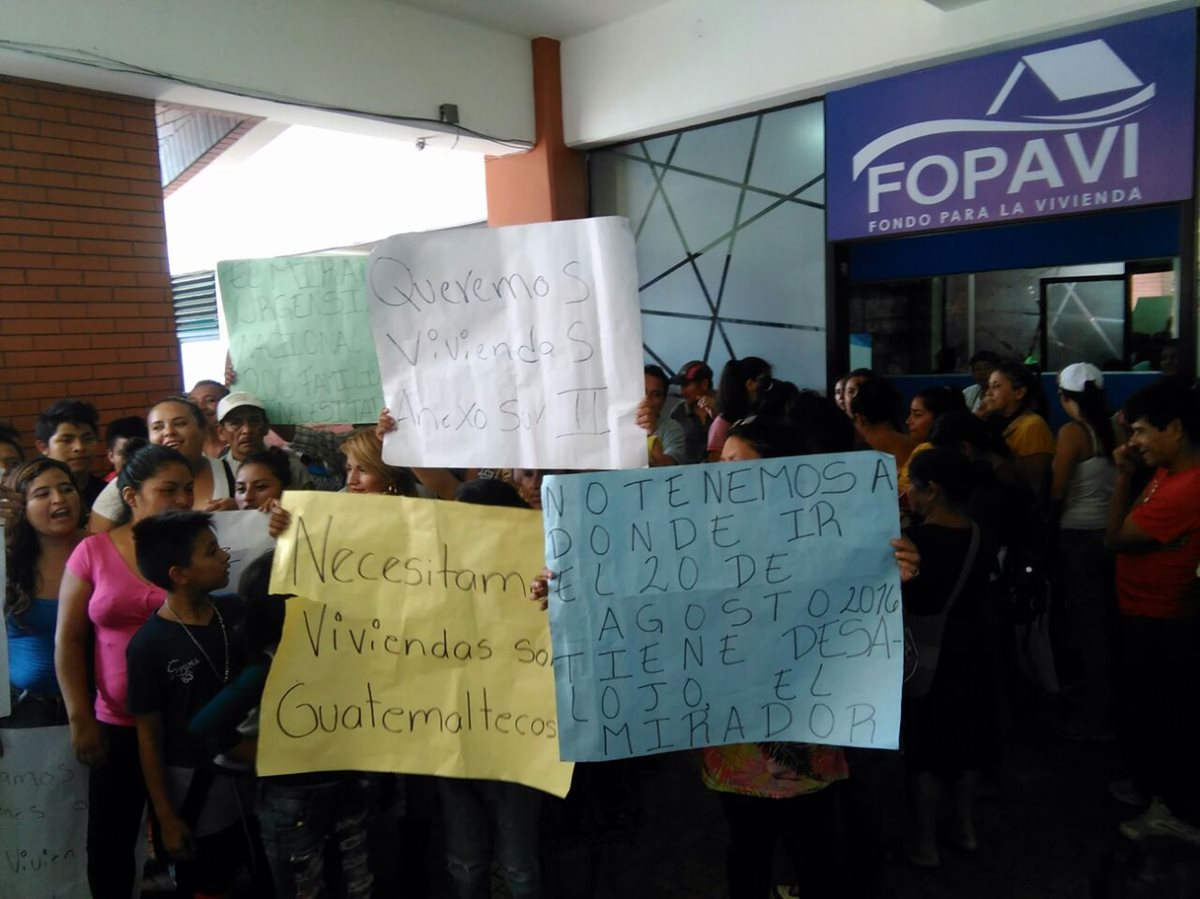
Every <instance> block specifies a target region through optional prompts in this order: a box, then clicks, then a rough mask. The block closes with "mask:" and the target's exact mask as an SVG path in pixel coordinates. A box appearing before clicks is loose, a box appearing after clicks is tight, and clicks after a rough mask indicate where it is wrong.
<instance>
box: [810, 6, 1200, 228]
mask: <svg viewBox="0 0 1200 899" xmlns="http://www.w3.org/2000/svg"><path fill="white" fill-rule="evenodd" d="M1194 21H1195V19H1194V14H1193V13H1192V12H1190V11H1188V12H1185V13H1179V14H1174V15H1170V16H1161V17H1159V18H1157V19H1150V20H1146V21H1144V22H1138V23H1134V24H1132V25H1128V26H1122V27H1120V28H1113V29H1107V30H1106V31H1104V32H1097V33H1095V34H1093V35H1088V36H1085V37H1080V38H1075V39H1073V40H1064V41H1060V42H1056V43H1055V44H1054V45H1050V46H1047V45H1043V47H1038V48H1030V49H1025V50H1017V51H1011V52H1007V53H1002V54H995V55H993V56H989V57H983V58H981V59H977V60H969V61H967V62H963V63H956V64H954V65H950V66H943V67H940V68H937V69H931V70H927V71H924V72H918V73H915V74H913V75H909V76H903V77H901V78H895V79H889V80H888V81H884V82H878V83H875V84H869V85H865V86H864V87H861V88H855V89H852V90H849V91H843V92H840V93H838V94H831V95H830V96H829V98H828V100H827V106H826V118H827V128H826V133H827V135H828V141H829V153H828V159H829V172H828V188H829V199H828V209H829V212H828V221H829V236H830V238H831V239H841V238H846V237H858V236H874V235H881V234H889V233H898V232H911V231H922V230H928V229H934V228H948V227H955V226H958V225H962V224H979V223H991V222H994V221H998V220H1011V219H1021V218H1031V217H1037V216H1046V215H1056V214H1065V213H1071V212H1078V211H1085V210H1088V209H1094V208H1111V207H1117V206H1129V205H1141V204H1145V203H1155V202H1163V201H1166V200H1178V199H1183V198H1185V197H1187V196H1189V195H1190V193H1191V145H1192V124H1191V122H1192V102H1193V101H1192V83H1193V79H1194V59H1193V57H1194V38H1193V37H1192V33H1193V31H1194ZM922 113H924V114H922Z"/></svg>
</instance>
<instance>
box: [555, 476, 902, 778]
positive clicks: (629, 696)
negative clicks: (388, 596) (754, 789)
mask: <svg viewBox="0 0 1200 899" xmlns="http://www.w3.org/2000/svg"><path fill="white" fill-rule="evenodd" d="M895 478H896V474H895V460H894V459H893V458H892V457H891V456H887V455H884V454H883V453H876V452H855V453H843V454H833V455H820V456H806V457H803V458H790V459H771V460H761V461H754V462H730V463H722V464H714V465H702V466H701V465H689V466H684V467H682V468H656V469H650V470H648V471H644V472H603V473H596V474H579V475H570V476H556V477H551V478H548V479H547V480H546V482H545V483H544V485H543V487H542V506H543V509H544V511H545V534H546V560H547V562H546V564H547V566H548V567H549V568H551V569H552V570H554V571H555V572H557V577H556V578H555V579H554V580H552V581H551V582H550V588H551V590H550V597H549V602H550V606H549V609H550V626H551V632H552V634H553V642H554V670H555V682H556V686H557V693H558V720H559V731H560V741H561V744H562V754H563V758H567V759H572V760H573V761H602V760H605V759H613V758H623V757H626V756H633V755H645V754H650V753H655V752H666V751H670V750H679V749H690V748H697V747H701V746H714V745H720V744H724V743H744V742H758V741H791V742H805V743H830V744H836V745H843V746H865V747H873V748H881V749H894V748H895V747H896V746H897V738H898V732H899V723H900V688H901V678H902V663H903V657H904V651H903V650H904V626H903V622H902V618H901V611H900V583H899V575H898V573H897V569H896V563H895V560H894V558H893V555H892V548H891V546H890V545H889V540H890V539H892V538H894V537H897V536H899V522H898V520H897V512H896V480H895Z"/></svg>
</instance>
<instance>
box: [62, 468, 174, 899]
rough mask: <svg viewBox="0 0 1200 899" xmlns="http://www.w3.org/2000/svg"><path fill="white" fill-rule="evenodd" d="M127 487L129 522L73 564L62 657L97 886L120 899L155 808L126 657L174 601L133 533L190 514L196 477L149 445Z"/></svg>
mask: <svg viewBox="0 0 1200 899" xmlns="http://www.w3.org/2000/svg"><path fill="white" fill-rule="evenodd" d="M117 484H118V487H119V489H120V493H121V499H122V501H123V503H124V506H125V521H124V522H123V523H121V524H119V525H118V526H117V527H114V528H113V529H112V530H111V531H109V532H107V533H104V534H96V535H94V536H91V537H88V538H87V539H85V540H84V541H83V542H82V543H80V544H79V546H78V547H76V549H75V551H74V552H73V553H72V554H71V557H70V558H69V559H68V560H67V570H66V572H65V573H64V574H63V580H62V587H61V589H60V591H59V596H58V629H57V634H56V637H55V651H54V664H55V668H56V670H57V673H58V682H59V685H60V687H61V689H62V694H63V699H64V701H65V703H66V706H67V716H68V719H69V722H70V725H71V745H72V747H73V748H74V750H75V755H76V756H77V757H78V758H79V761H81V762H82V763H83V764H85V765H88V766H89V767H90V768H91V775H90V778H89V785H88V802H89V809H88V837H87V846H88V883H89V885H90V886H91V889H92V894H93V895H95V896H114V897H117V896H130V895H132V891H133V884H134V877H135V873H136V872H135V865H134V847H135V845H136V842H137V837H138V828H139V824H140V822H141V818H142V810H143V808H144V806H145V802H146V790H145V784H144V783H143V780H142V772H141V767H140V765H139V762H138V750H137V730H136V728H135V727H134V722H133V718H132V717H131V716H130V715H129V712H128V711H127V710H126V707H125V695H126V688H127V685H128V679H127V670H126V666H125V648H126V646H128V644H129V641H130V639H131V638H132V637H133V635H134V634H135V633H137V630H138V628H140V627H141V626H142V624H143V623H144V622H145V621H146V619H147V618H149V617H150V616H151V615H153V614H154V613H155V612H156V611H158V608H159V607H160V606H161V605H162V603H163V600H164V598H165V594H164V592H163V590H162V589H161V588H159V587H156V586H154V585H153V584H150V583H149V582H147V581H146V580H144V579H143V578H142V576H141V575H140V574H139V573H138V567H137V559H136V556H135V554H134V546H133V525H134V524H135V523H137V522H138V521H141V520H142V519H143V518H148V517H149V516H151V515H157V514H159V513H160V512H166V511H169V510H171V509H190V508H191V507H192V491H193V484H192V470H191V467H190V466H189V465H188V463H187V460H186V459H185V458H184V457H183V456H182V455H181V454H180V453H179V452H177V451H176V450H173V449H170V448H169V447H165V446H144V447H142V448H139V449H137V450H136V451H135V452H133V453H131V454H129V456H128V461H126V463H125V467H124V468H123V469H122V470H121V474H120V476H119V477H118V479H117ZM89 656H91V657H92V666H93V674H94V676H95V678H94V679H95V685H96V695H95V701H94V703H93V700H92V693H91V690H90V689H89V685H88V658H89Z"/></svg>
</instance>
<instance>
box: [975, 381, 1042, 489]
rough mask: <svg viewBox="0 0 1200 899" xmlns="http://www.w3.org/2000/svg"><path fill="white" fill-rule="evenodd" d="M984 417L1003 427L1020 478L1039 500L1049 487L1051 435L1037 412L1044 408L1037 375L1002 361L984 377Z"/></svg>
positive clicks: (1005, 439)
mask: <svg viewBox="0 0 1200 899" xmlns="http://www.w3.org/2000/svg"><path fill="white" fill-rule="evenodd" d="M985 407H986V410H987V414H988V415H989V416H990V417H992V418H998V419H999V420H1000V422H1001V423H1002V424H1003V425H1004V442H1005V443H1007V444H1008V448H1009V449H1010V450H1012V454H1013V457H1014V458H1015V459H1016V462H1017V471H1018V473H1019V474H1020V476H1021V479H1022V480H1023V481H1024V482H1025V483H1026V484H1027V485H1028V486H1029V489H1030V490H1032V491H1033V493H1034V496H1035V497H1036V498H1037V499H1038V500H1039V501H1044V500H1045V498H1046V492H1047V490H1048V489H1049V487H1050V464H1051V462H1052V461H1053V459H1054V434H1053V433H1052V432H1051V430H1050V426H1049V425H1048V424H1046V419H1045V418H1043V417H1042V416H1041V415H1040V414H1039V413H1040V412H1041V411H1042V410H1044V409H1045V408H1046V400H1045V397H1044V396H1043V395H1042V388H1041V385H1040V384H1038V382H1037V375H1036V374H1034V373H1033V371H1032V370H1030V369H1029V368H1028V367H1026V366H1025V365H1022V364H1021V363H1020V362H1002V363H1000V365H999V367H997V368H996V370H995V371H993V372H992V374H991V377H990V378H988V389H987V398H986V400H985Z"/></svg>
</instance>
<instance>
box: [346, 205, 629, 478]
mask: <svg viewBox="0 0 1200 899" xmlns="http://www.w3.org/2000/svg"><path fill="white" fill-rule="evenodd" d="M367 293H368V301H369V304H370V308H371V318H372V321H373V324H374V331H375V349H376V355H377V356H378V358H379V368H380V374H381V377H382V380H383V393H384V402H385V403H386V404H387V406H388V407H389V408H390V409H391V412H392V415H393V417H394V418H395V419H396V429H395V430H394V431H392V432H391V433H390V434H388V435H387V437H386V438H385V440H384V443H383V458H384V460H385V461H386V462H389V463H390V464H392V465H421V466H438V467H443V466H444V467H451V468H461V467H474V466H491V467H497V468H568V469H594V468H605V469H609V468H638V467H644V466H645V465H646V433H645V431H643V430H641V429H640V428H638V427H637V425H636V424H635V423H634V415H635V412H636V407H637V404H638V403H639V402H640V401H641V400H642V398H643V396H644V394H645V385H644V382H643V377H642V335H641V315H640V311H639V308H638V294H637V270H636V263H635V259H634V249H633V234H632V232H631V231H630V229H629V222H628V221H626V220H625V219H622V218H595V219H582V220H579V221H568V222H550V223H546V224H538V225H519V226H514V227H509V228H494V229H486V230H483V229H480V230H470V231H459V232H455V233H433V234H402V235H398V236H396V237H391V238H388V239H387V240H385V241H383V242H382V243H381V244H379V246H378V247H376V249H375V252H373V253H372V254H371V259H370V263H369V267H368V270H367Z"/></svg>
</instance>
